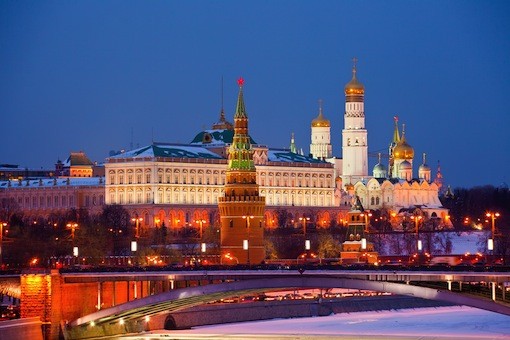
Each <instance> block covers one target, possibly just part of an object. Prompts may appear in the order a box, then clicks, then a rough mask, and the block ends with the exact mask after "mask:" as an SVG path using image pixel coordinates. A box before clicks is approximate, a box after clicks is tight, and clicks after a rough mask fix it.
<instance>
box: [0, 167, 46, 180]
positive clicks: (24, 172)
mask: <svg viewBox="0 0 510 340" xmlns="http://www.w3.org/2000/svg"><path fill="white" fill-rule="evenodd" d="M54 174H55V172H54V170H47V169H29V168H22V167H20V166H19V165H16V164H0V181H7V180H16V179H27V178H29V179H33V178H42V177H53V176H54Z"/></svg>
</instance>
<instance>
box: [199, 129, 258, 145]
mask: <svg viewBox="0 0 510 340" xmlns="http://www.w3.org/2000/svg"><path fill="white" fill-rule="evenodd" d="M249 137H250V143H251V144H257V142H255V141H254V140H253V138H252V137H251V136H249ZM233 139H234V130H228V129H222V130H204V131H201V132H199V133H198V134H197V135H196V136H195V138H193V140H192V141H191V143H190V144H194V145H210V146H213V145H225V144H232V141H233Z"/></svg>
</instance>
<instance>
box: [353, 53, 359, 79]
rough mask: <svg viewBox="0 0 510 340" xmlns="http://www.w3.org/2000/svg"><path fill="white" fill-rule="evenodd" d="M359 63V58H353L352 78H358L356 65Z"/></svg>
mask: <svg viewBox="0 0 510 340" xmlns="http://www.w3.org/2000/svg"><path fill="white" fill-rule="evenodd" d="M357 63H358V58H356V57H354V58H352V76H353V77H356V64H357Z"/></svg>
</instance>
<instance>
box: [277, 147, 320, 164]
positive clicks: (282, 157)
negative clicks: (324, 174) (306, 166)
mask: <svg viewBox="0 0 510 340" xmlns="http://www.w3.org/2000/svg"><path fill="white" fill-rule="evenodd" d="M267 158H268V160H269V161H270V162H286V163H292V162H294V163H327V162H325V161H322V160H320V159H316V158H312V157H308V156H303V155H300V154H297V153H294V152H290V150H285V149H269V150H267ZM327 164H330V163H327Z"/></svg>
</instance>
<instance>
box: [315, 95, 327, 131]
mask: <svg viewBox="0 0 510 340" xmlns="http://www.w3.org/2000/svg"><path fill="white" fill-rule="evenodd" d="M330 126H331V123H330V122H329V120H328V119H326V118H325V117H324V116H323V115H322V100H319V115H318V116H317V117H315V119H314V120H312V127H330Z"/></svg>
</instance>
